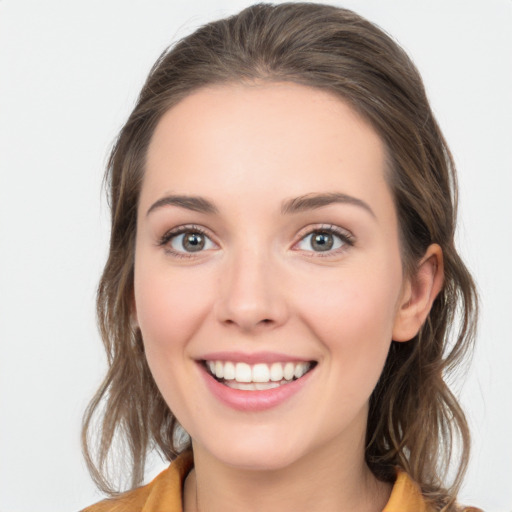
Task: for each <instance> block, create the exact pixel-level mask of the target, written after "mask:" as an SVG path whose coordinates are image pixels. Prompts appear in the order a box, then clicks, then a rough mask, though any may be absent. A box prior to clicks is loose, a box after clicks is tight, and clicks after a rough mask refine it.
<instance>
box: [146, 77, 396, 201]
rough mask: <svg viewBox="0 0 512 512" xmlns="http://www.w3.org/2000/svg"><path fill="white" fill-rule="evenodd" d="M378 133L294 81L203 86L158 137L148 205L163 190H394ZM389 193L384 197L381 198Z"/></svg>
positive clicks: (168, 117) (370, 194) (372, 195)
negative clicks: (388, 180)
mask: <svg viewBox="0 0 512 512" xmlns="http://www.w3.org/2000/svg"><path fill="white" fill-rule="evenodd" d="M385 162H386V152H385V147H384V144H383V143H382V141H381V139H380V137H379V136H378V135H377V133H376V132H375V130H373V128H372V127H371V126H370V125H369V123H367V122H366V121H365V120H364V119H363V118H362V117H361V116H360V115H358V114H357V113H356V112H355V110H354V109H353V108H351V107H350V106H349V105H348V104H347V103H346V102H344V101H342V100H340V99H339V98H338V97H336V96H334V95H333V94H331V93H328V92H326V91H322V90H319V89H315V88H311V87H307V86H303V85H298V84H294V83H257V84H251V85H247V84H228V85H219V86H214V87H208V88H203V89H200V90H198V91H196V92H194V93H193V94H191V95H189V96H188V97H186V98H185V99H183V100H182V101H181V102H180V103H178V104H177V105H175V106H174V107H173V108H171V109H170V110H169V111H168V112H167V113H166V114H165V115H164V116H163V117H162V119H161V120H160V122H159V124H158V125H157V127H156V130H155V132H154V134H153V137H152V139H151V142H150V146H149V149H148V154H147V160H146V164H147V165H146V176H145V178H144V184H143V190H142V197H141V202H145V201H148V200H150V199H153V200H154V199H155V198H157V197H156V196H158V195H161V194H163V193H184V194H200V195H205V196H215V195H216V194H222V193H224V194H229V193H232V194H234V197H236V196H237V195H240V194H242V195H243V194H244V193H247V194H250V195H252V196H254V195H256V196H260V197H261V196H262V195H264V196H269V194H270V195H271V194H272V193H273V192H277V191H279V193H280V194H281V195H283V194H285V195H288V196H294V195H296V196H299V195H302V194H306V193H309V192H329V191H332V192H334V191H336V192H342V193H350V194H351V195H356V196H364V198H365V200H369V201H372V202H378V201H379V198H378V196H379V194H380V195H382V194H387V196H388V199H389V190H388V187H387V184H386V180H385V167H386V163H385ZM380 199H382V198H380Z"/></svg>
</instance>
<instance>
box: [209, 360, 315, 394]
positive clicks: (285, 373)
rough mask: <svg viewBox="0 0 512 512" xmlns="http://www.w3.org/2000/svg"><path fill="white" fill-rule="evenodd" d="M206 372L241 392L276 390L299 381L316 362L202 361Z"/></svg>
mask: <svg viewBox="0 0 512 512" xmlns="http://www.w3.org/2000/svg"><path fill="white" fill-rule="evenodd" d="M202 364H203V366H204V368H205V370H206V372H207V373H208V374H209V375H210V376H212V377H213V378H214V379H215V380H216V381H217V382H219V383H221V384H223V385H225V386H227V387H229V388H231V389H238V390H242V391H266V390H270V389H276V388H279V387H281V386H285V385H286V384H290V383H291V382H294V381H296V380H299V379H301V378H302V377H304V375H306V374H307V373H309V372H310V371H311V370H312V369H313V368H314V367H315V366H316V364H317V363H316V361H298V362H291V361H287V362H274V363H271V364H267V363H257V364H249V363H244V362H235V361H220V360H204V361H202Z"/></svg>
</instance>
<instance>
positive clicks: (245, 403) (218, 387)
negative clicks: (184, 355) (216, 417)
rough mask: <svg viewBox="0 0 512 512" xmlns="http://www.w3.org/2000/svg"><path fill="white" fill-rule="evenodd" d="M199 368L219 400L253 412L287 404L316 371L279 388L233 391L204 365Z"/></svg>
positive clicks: (240, 409) (235, 407) (234, 407)
mask: <svg viewBox="0 0 512 512" xmlns="http://www.w3.org/2000/svg"><path fill="white" fill-rule="evenodd" d="M199 366H200V368H201V374H202V375H203V378H204V379H205V381H206V385H207V386H208V388H209V390H210V391H211V392H212V393H213V395H214V396H215V397H216V398H217V399H219V400H220V401H221V402H223V403H224V404H226V405H228V406H229V407H231V408H233V409H237V410H239V411H251V412H252V411H264V410H266V409H271V408H273V407H277V406H278V405H280V404H282V403H283V402H286V401H287V400H288V399H289V398H291V397H292V396H293V395H295V394H296V393H298V392H299V391H300V390H301V389H302V388H303V387H304V385H305V384H306V383H307V382H308V381H309V379H310V376H311V374H312V373H313V371H314V369H313V370H310V371H309V372H308V373H306V374H305V375H303V376H302V377H301V378H300V379H297V380H294V381H291V382H289V383H288V384H282V385H281V386H279V387H278V388H273V389H265V390H261V391H258V390H256V391H247V390H242V389H233V388H230V387H228V386H225V385H224V384H221V383H220V382H219V381H217V380H216V379H214V378H213V377H212V376H211V375H210V374H209V373H208V372H207V371H206V369H205V368H204V366H203V365H202V364H200V365H199Z"/></svg>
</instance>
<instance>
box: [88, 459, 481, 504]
mask: <svg viewBox="0 0 512 512" xmlns="http://www.w3.org/2000/svg"><path fill="white" fill-rule="evenodd" d="M192 466H193V458H192V453H191V452H186V453H184V454H182V455H180V456H179V457H178V458H177V459H176V460H175V461H173V463H172V464H171V465H170V466H169V467H168V468H167V469H166V470H164V471H162V473H160V474H159V475H158V476H157V477H156V478H155V479H154V480H153V481H152V482H150V483H149V484H147V485H145V486H143V487H139V488H138V489H134V490H133V491H129V492H127V493H125V494H123V495H121V496H119V497H116V498H112V499H108V500H104V501H102V502H100V503H97V504H96V505H92V506H90V507H87V508H85V509H84V510H83V511H82V512H182V489H183V482H184V480H185V477H186V476H187V474H188V472H189V471H190V469H191V468H192ZM466 510H467V512H469V511H470V510H476V509H466ZM382 512H434V511H433V509H432V508H429V507H428V506H427V504H426V503H425V500H424V499H423V496H422V495H421V491H420V489H419V487H418V485H417V484H416V483H415V482H414V481H413V480H411V478H410V477H409V476H408V475H407V474H406V473H404V472H399V473H398V476H397V479H396V482H395V484H394V486H393V490H392V492H391V496H390V498H389V501H388V503H387V505H386V506H385V507H384V510H383V511H382Z"/></svg>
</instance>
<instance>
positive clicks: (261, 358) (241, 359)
mask: <svg viewBox="0 0 512 512" xmlns="http://www.w3.org/2000/svg"><path fill="white" fill-rule="evenodd" d="M198 360H199V361H233V362H234V363H247V364H257V363H268V364H270V363H287V362H292V363H300V362H304V361H313V360H312V359H311V358H307V357H301V356H293V355H290V354H284V353H279V352H252V353H247V352H231V351H229V352H209V353H207V354H204V355H202V356H201V357H199V358H198Z"/></svg>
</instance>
